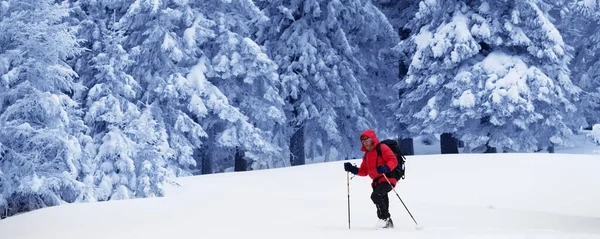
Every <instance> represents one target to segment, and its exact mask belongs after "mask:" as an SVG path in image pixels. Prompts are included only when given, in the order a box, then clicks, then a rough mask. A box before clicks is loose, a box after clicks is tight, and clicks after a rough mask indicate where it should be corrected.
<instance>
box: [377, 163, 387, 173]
mask: <svg viewBox="0 0 600 239" xmlns="http://www.w3.org/2000/svg"><path fill="white" fill-rule="evenodd" d="M389 172H390V168H388V166H386V165H381V166H379V167H377V173H381V174H384V173H389Z"/></svg>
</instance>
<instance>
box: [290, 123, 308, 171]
mask: <svg viewBox="0 0 600 239" xmlns="http://www.w3.org/2000/svg"><path fill="white" fill-rule="evenodd" d="M290 152H291V155H290V164H291V165H292V166H296V165H304V163H305V156H304V124H302V125H301V126H300V127H297V128H296V131H295V132H294V134H292V138H291V139H290Z"/></svg>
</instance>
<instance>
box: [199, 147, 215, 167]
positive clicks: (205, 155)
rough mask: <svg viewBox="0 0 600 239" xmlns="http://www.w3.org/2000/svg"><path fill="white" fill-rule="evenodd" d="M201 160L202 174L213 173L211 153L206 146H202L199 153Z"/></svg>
mask: <svg viewBox="0 0 600 239" xmlns="http://www.w3.org/2000/svg"><path fill="white" fill-rule="evenodd" d="M201 155H202V156H201V157H202V158H201V160H202V165H201V167H202V171H201V173H202V174H211V173H213V171H212V158H211V157H212V154H211V153H210V151H209V150H208V149H207V147H206V146H205V147H203V150H202V153H201Z"/></svg>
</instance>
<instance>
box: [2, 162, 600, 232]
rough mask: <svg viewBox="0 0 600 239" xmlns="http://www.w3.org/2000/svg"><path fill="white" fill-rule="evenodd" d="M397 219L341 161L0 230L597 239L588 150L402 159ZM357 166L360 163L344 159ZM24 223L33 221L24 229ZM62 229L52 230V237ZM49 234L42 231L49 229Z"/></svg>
mask: <svg viewBox="0 0 600 239" xmlns="http://www.w3.org/2000/svg"><path fill="white" fill-rule="evenodd" d="M407 159H408V161H407V175H406V180H404V181H402V182H401V183H400V184H399V186H398V187H397V191H398V193H399V195H400V196H401V197H402V200H404V202H405V203H406V205H407V206H408V208H409V209H410V210H411V213H412V214H413V215H414V216H415V219H416V220H417V222H418V223H419V225H420V227H421V228H422V229H421V230H415V224H414V223H413V221H412V220H411V219H410V217H409V215H408V213H407V212H406V210H405V209H404V207H403V206H402V204H401V203H400V201H399V200H398V198H397V197H396V195H395V194H394V193H393V192H391V193H390V194H389V196H390V212H391V214H392V217H393V219H394V222H395V225H396V228H395V229H386V230H376V229H375V224H376V221H377V219H376V216H375V215H376V213H375V207H374V206H373V204H372V202H371V200H370V186H369V184H370V180H369V179H368V178H363V177H355V178H353V179H352V180H351V181H350V190H349V191H350V200H351V201H350V202H351V203H350V206H351V226H352V228H351V229H348V214H347V213H348V211H347V210H348V208H347V207H348V205H347V198H348V196H347V195H348V194H347V193H348V191H347V187H346V185H347V184H346V173H345V172H344V171H343V166H342V164H343V162H331V163H322V164H312V165H305V166H298V167H288V168H280V169H272V170H262V171H252V172H243V173H227V174H213V175H206V176H197V177H185V178H180V179H178V180H179V183H180V184H181V185H182V187H177V188H170V189H168V190H167V195H166V197H164V198H151V199H132V200H123V201H112V202H104V203H87V204H70V205H64V206H57V207H51V208H45V209H41V210H37V211H34V212H31V213H25V214H21V215H17V216H14V217H10V218H7V219H5V220H1V221H0V233H1V235H2V236H1V238H10V239H24V238H27V239H37V238H44V239H45V238H49V237H48V235H56V236H55V238H61V239H75V238H77V239H80V238H86V239H95V238H103V239H104V238H111V239H131V238H144V239H163V238H263V239H267V238H278V239H279V238H282V237H284V238H290V239H294V238H347V239H352V238H378V237H379V238H381V237H385V238H392V237H393V238H600V204H599V203H598V202H600V191H599V190H597V188H598V181H599V180H598V174H597V172H598V170H600V160H598V156H597V155H564V154H488V155H479V154H468V155H465V154H463V155H428V156H409V157H408V158H407ZM353 162H355V163H358V162H359V160H353ZM33 229H34V230H33ZM58 235H60V236H58ZM52 237H53V236H50V238H52Z"/></svg>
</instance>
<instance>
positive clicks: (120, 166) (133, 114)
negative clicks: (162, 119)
mask: <svg viewBox="0 0 600 239" xmlns="http://www.w3.org/2000/svg"><path fill="white" fill-rule="evenodd" d="M106 24H107V26H105V25H104V24H99V25H98V26H99V28H100V30H101V33H100V34H101V35H100V36H101V38H102V41H101V42H102V44H101V46H99V47H100V48H101V49H102V50H101V52H100V53H98V54H97V55H96V56H95V57H94V58H93V59H92V61H91V65H92V67H93V68H94V71H93V72H94V75H95V77H94V78H93V79H90V81H89V83H91V84H90V90H89V92H88V94H87V97H86V101H87V102H86V106H87V114H86V116H85V122H86V124H87V125H88V126H89V127H90V128H91V132H90V135H92V136H93V137H94V142H95V143H96V145H97V147H98V150H97V154H96V155H95V159H94V160H93V163H94V164H96V168H95V171H94V175H93V179H90V180H93V181H94V185H96V186H97V187H98V189H97V191H96V196H97V199H98V200H118V199H127V198H135V197H152V196H163V194H164V192H163V189H162V186H163V185H164V184H165V183H167V182H168V180H169V178H171V177H173V175H174V172H173V173H171V172H169V170H168V169H167V161H168V160H169V159H171V158H172V156H173V154H172V150H171V149H170V148H169V146H168V142H167V140H166V136H162V134H165V132H164V129H161V128H160V127H159V126H158V125H157V123H156V122H155V120H154V119H153V118H152V116H151V114H150V108H147V109H146V110H145V112H144V114H142V112H141V111H142V110H141V109H140V108H139V107H138V105H136V104H135V102H136V101H137V99H138V95H139V94H140V92H141V87H140V86H139V84H138V82H137V81H135V79H134V78H133V77H132V76H131V75H129V74H128V73H127V72H128V71H129V69H130V68H131V67H132V65H133V64H134V62H133V61H132V60H131V59H130V58H129V54H128V53H127V52H126V51H125V50H124V49H123V46H122V43H123V42H124V41H125V39H126V38H125V37H124V36H123V35H124V31H123V30H122V29H121V28H120V27H119V25H118V24H117V22H116V21H108V22H107V23H106Z"/></svg>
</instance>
